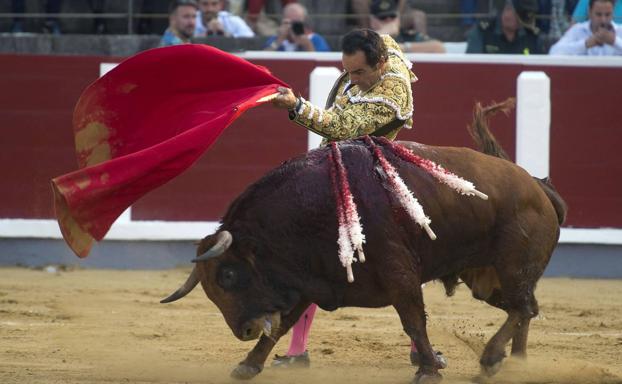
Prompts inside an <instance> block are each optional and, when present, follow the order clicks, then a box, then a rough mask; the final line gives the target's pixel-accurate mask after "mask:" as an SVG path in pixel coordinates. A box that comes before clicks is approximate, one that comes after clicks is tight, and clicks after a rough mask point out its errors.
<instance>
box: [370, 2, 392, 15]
mask: <svg viewBox="0 0 622 384" xmlns="http://www.w3.org/2000/svg"><path fill="white" fill-rule="evenodd" d="M369 13H371V14H372V15H374V16H376V17H377V18H384V17H396V16H397V0H371V2H370V4H369Z"/></svg>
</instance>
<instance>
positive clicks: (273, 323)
mask: <svg viewBox="0 0 622 384" xmlns="http://www.w3.org/2000/svg"><path fill="white" fill-rule="evenodd" d="M280 325H281V314H280V313H279V312H274V313H270V314H268V315H264V316H260V317H256V318H254V319H252V320H249V321H247V322H245V323H244V324H242V326H241V327H240V329H239V330H238V333H237V334H236V336H237V337H238V339H240V340H242V341H248V340H254V339H256V338H258V337H259V336H261V334H262V333H263V334H264V335H266V336H268V337H272V333H273V332H274V331H275V330H277V329H279V327H280Z"/></svg>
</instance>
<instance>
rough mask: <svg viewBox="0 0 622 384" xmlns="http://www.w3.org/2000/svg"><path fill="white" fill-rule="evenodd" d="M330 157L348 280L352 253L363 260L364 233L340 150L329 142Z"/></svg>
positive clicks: (350, 275)
mask: <svg viewBox="0 0 622 384" xmlns="http://www.w3.org/2000/svg"><path fill="white" fill-rule="evenodd" d="M331 151H332V153H331V155H330V159H331V160H332V162H333V167H332V168H331V179H332V182H333V190H334V194H335V202H336V205H337V218H338V221H339V228H338V232H339V233H338V239H337V244H338V246H339V260H340V261H341V264H342V265H343V266H344V267H345V268H346V273H347V278H348V282H350V283H351V282H353V281H354V274H353V272H352V263H353V262H354V261H356V258H355V257H354V253H355V252H357V253H358V261H360V262H361V263H363V262H365V254H364V253H363V243H364V242H365V235H364V234H363V227H362V226H361V220H360V217H359V215H358V212H357V209H356V204H355V203H354V199H353V197H352V193H351V192H350V186H349V183H348V178H347V173H346V170H345V167H344V166H343V163H342V160H341V152H340V151H339V147H338V145H337V144H336V143H334V142H333V143H331Z"/></svg>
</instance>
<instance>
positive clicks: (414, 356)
mask: <svg viewBox="0 0 622 384" xmlns="http://www.w3.org/2000/svg"><path fill="white" fill-rule="evenodd" d="M434 356H435V357H436V361H437V362H438V366H437V368H438V369H445V368H447V359H446V358H445V356H443V353H442V352H441V351H436V352H434ZM410 364H411V365H412V366H414V367H418V366H420V365H421V355H420V354H419V352H417V351H411V352H410Z"/></svg>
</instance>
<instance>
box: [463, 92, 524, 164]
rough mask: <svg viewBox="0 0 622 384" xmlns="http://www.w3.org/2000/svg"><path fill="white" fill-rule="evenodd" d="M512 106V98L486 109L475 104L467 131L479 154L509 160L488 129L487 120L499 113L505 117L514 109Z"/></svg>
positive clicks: (513, 101)
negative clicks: (471, 120)
mask: <svg viewBox="0 0 622 384" xmlns="http://www.w3.org/2000/svg"><path fill="white" fill-rule="evenodd" d="M514 104H515V100H514V98H512V97H511V98H509V99H507V100H506V101H504V102H502V103H496V104H492V105H490V106H488V107H482V105H481V104H480V103H476V104H475V109H474V110H473V122H472V123H471V125H468V126H467V130H468V131H469V133H470V134H471V137H472V138H473V141H475V144H476V145H477V148H478V150H479V151H480V152H482V153H485V154H487V155H490V156H495V157H500V158H502V159H505V160H510V157H509V156H508V154H507V153H505V151H504V150H503V148H502V147H501V145H500V144H499V143H498V142H497V139H496V138H495V136H494V135H493V134H492V133H491V132H490V130H489V129H488V119H489V118H490V117H492V116H494V115H495V114H496V113H497V112H499V111H501V112H503V113H505V114H506V115H507V114H508V113H509V112H510V110H511V109H512V108H514ZM510 161H511V160H510Z"/></svg>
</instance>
